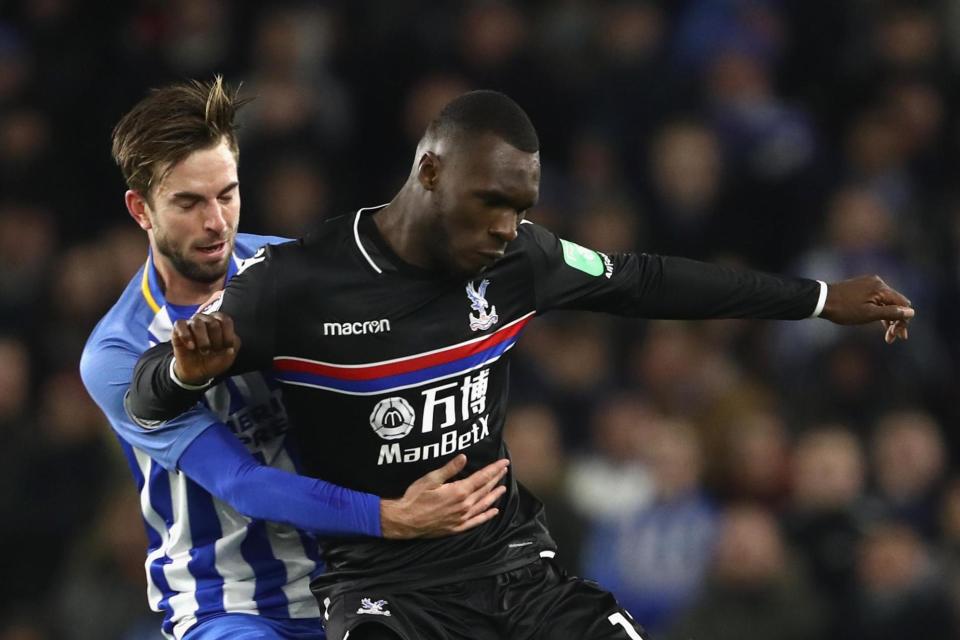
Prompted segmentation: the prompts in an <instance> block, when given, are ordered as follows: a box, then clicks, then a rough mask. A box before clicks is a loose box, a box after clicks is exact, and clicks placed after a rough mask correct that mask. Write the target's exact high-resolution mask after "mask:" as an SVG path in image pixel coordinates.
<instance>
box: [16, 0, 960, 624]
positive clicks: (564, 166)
mask: <svg viewBox="0 0 960 640" xmlns="http://www.w3.org/2000/svg"><path fill="white" fill-rule="evenodd" d="M100 4H101V3H86V2H80V1H79V0H24V1H21V2H16V1H14V2H9V1H8V2H4V3H2V4H0V434H2V446H0V553H2V560H0V639H2V640H14V639H16V640H35V639H46V638H78V639H85V638H98V639H113V638H116V639H120V638H124V639H133V638H156V637H159V631H158V627H159V619H158V618H157V617H155V616H153V615H152V614H150V613H149V611H147V610H146V603H145V597H144V588H143V568H142V562H143V549H144V539H143V531H142V526H141V524H140V522H139V518H138V515H137V504H136V495H135V492H134V488H133V483H132V482H131V481H130V478H129V475H128V472H127V470H126V469H125V467H124V466H123V464H122V462H121V460H120V456H119V455H118V449H117V447H116V446H115V443H114V441H113V439H112V438H113V436H112V434H111V432H110V429H109V428H108V426H107V424H106V422H105V421H104V419H103V418H102V417H101V415H100V414H99V412H98V411H97V409H96V407H95V406H94V405H93V404H92V403H91V402H90V400H89V399H88V398H87V396H86V394H85V393H84V390H83V388H82V385H81V383H80V379H79V376H78V374H77V362H78V357H79V354H80V351H81V348H82V346H83V343H84V340H85V338H86V336H87V334H88V333H89V331H90V330H91V328H92V327H93V325H94V323H95V322H96V320H97V319H98V318H99V317H100V315H101V314H103V313H104V311H105V310H106V309H107V308H108V307H109V306H110V304H111V303H112V301H113V300H114V299H115V297H116V296H117V295H118V294H119V292H120V291H121V289H122V287H123V286H124V284H125V283H126V282H127V280H128V278H129V277H130V275H131V274H132V273H133V272H134V271H135V270H136V269H137V268H138V267H139V266H140V265H141V264H142V261H143V258H144V252H145V238H144V237H143V234H142V232H140V230H139V229H138V228H137V227H136V226H135V225H134V224H133V222H132V221H131V220H130V219H129V217H128V216H127V214H126V212H125V210H124V206H123V200H122V194H123V191H124V186H123V184H122V181H121V179H120V175H119V171H118V170H117V169H116V167H114V166H113V165H112V163H111V161H110V156H109V144H110V130H111V128H112V126H113V124H114V123H115V122H116V120H117V119H118V118H119V116H120V115H121V114H122V113H123V112H124V111H125V110H127V109H128V108H129V107H130V106H132V105H133V104H134V103H135V102H136V101H137V100H138V99H140V98H141V97H142V96H143V95H144V94H145V92H146V90H147V89H148V88H150V87H154V86H158V85H160V84H163V83H166V82H168V81H171V80H177V79H183V78H210V77H211V76H212V74H213V73H215V72H219V73H223V74H225V75H226V76H227V78H228V79H229V80H231V81H233V82H239V81H243V83H244V91H245V92H246V93H248V94H249V95H256V96H257V100H256V102H254V103H253V104H252V105H251V106H250V107H249V108H248V109H247V110H246V112H245V114H244V117H243V130H242V138H241V149H242V154H241V155H242V158H241V180H242V185H243V186H242V192H243V202H244V204H243V217H242V222H241V229H242V230H246V231H263V232H269V233H276V234H287V235H291V236H295V235H299V234H301V233H303V232H305V231H307V230H308V229H309V228H310V227H311V226H312V225H315V224H316V223H318V221H320V220H322V219H324V218H326V217H328V216H330V215H335V214H340V213H345V212H347V211H350V210H353V209H356V208H358V207H360V206H369V205H374V204H378V203H381V202H384V201H386V200H387V199H389V197H390V196H391V195H392V194H393V193H394V191H395V190H396V189H397V188H398V187H399V185H400V184H401V183H402V181H403V179H404V177H405V175H406V173H407V171H408V170H409V165H410V162H411V160H412V152H413V148H414V144H415V142H416V140H417V138H418V136H419V134H420V132H421V131H422V129H423V127H424V125H425V124H426V123H427V122H428V121H429V119H430V117H431V116H432V115H433V114H434V113H435V112H436V110H437V109H438V108H439V106H440V105H442V104H443V103H444V102H445V101H446V100H448V99H449V98H450V97H452V96H454V95H456V94H458V93H460V92H462V91H464V90H466V89H469V88H495V89H500V90H503V91H505V92H507V93H508V94H509V95H511V96H512V97H514V98H515V99H516V100H518V101H519V102H520V103H521V105H523V106H524V107H525V108H526V109H527V110H528V111H529V113H530V115H531V116H532V118H533V120H534V123H535V124H536V125H537V127H538V129H539V132H540V135H541V140H542V156H543V168H544V170H543V186H542V197H541V203H540V204H539V205H538V206H537V208H536V210H535V211H534V213H533V214H532V215H531V218H532V219H533V220H535V221H538V222H542V223H544V224H546V225H548V226H550V227H551V228H553V229H554V230H556V231H558V232H559V233H561V234H562V235H564V236H565V237H568V238H570V239H573V240H576V241H577V242H580V243H581V244H585V245H587V246H591V247H594V248H597V249H602V250H606V251H623V250H640V251H649V252H657V253H676V254H682V255H687V256H691V257H698V258H704V259H711V260H721V261H725V262H730V263H738V264H745V265H750V266H753V267H757V268H763V269H769V270H777V271H784V272H788V273H795V274H802V275H807V276H811V277H817V278H821V279H825V280H836V279H840V278H843V277H847V276H851V275H854V274H860V273H872V272H876V273H879V274H881V275H882V276H883V277H884V278H885V279H887V281H888V282H889V283H890V284H891V285H893V286H895V287H897V288H899V289H901V290H902V291H904V292H905V293H906V294H907V295H908V296H909V297H910V298H911V299H912V300H913V302H914V304H915V306H916V308H917V309H918V314H919V315H918V317H917V319H916V321H915V322H914V323H913V325H912V327H911V336H910V341H909V343H907V344H897V345H894V346H885V345H884V344H883V340H882V332H881V330H880V329H879V327H870V328H867V329H862V330H855V329H838V328H836V327H834V326H832V325H829V324H828V323H826V322H819V321H818V322H803V323H792V324H790V323H759V322H713V323H668V322H642V321H625V320H618V319H610V318H606V317H593V316H587V315H578V314H559V315H557V316H555V317H550V316H547V317H546V318H543V319H541V320H540V321H539V322H538V323H536V325H535V326H534V328H532V329H531V330H530V331H529V332H528V335H527V336H526V338H525V340H524V341H523V342H521V346H520V347H519V348H518V351H517V352H516V354H515V356H516V359H515V368H514V382H515V390H516V393H515V395H514V405H515V407H514V411H513V414H512V419H511V420H510V425H509V433H508V439H509V442H510V443H511V445H512V450H513V453H514V456H515V469H516V472H517V474H518V475H519V476H520V477H521V478H522V479H525V480H526V481H527V482H528V484H529V485H531V486H532V487H533V488H534V489H535V491H536V492H537V493H538V494H540V495H542V496H543V498H544V500H545V502H547V504H548V509H549V511H548V512H549V513H550V515H551V521H552V524H553V528H554V529H555V532H556V533H557V537H558V539H559V541H560V543H561V557H562V558H563V559H564V562H565V563H566V564H567V565H568V566H569V567H571V568H574V570H576V571H578V572H581V573H582V574H584V575H586V576H590V577H594V578H598V579H600V580H601V581H602V582H604V584H606V585H607V586H609V587H611V588H613V589H614V590H615V591H616V592H617V593H618V594H619V595H620V597H621V599H622V601H623V602H624V604H625V605H626V606H627V607H628V608H630V609H631V610H632V611H633V612H634V613H635V614H636V615H637V617H638V618H640V619H641V620H642V621H644V622H646V623H647V624H648V625H649V626H650V627H651V628H653V629H655V630H657V631H658V632H659V633H658V634H657V635H655V637H658V638H671V639H672V638H678V639H679V638H684V639H686V638H691V637H693V638H698V639H707V638H717V639H720V640H723V639H726V638H737V639H738V640H751V639H753V638H756V639H758V640H759V639H763V640H777V639H784V640H788V639H794V638H795V639H797V640H809V639H817V638H823V639H827V638H829V639H833V638H844V639H864V640H867V639H870V640H873V639H877V640H880V639H885V638H923V639H927V640H929V639H939V638H957V637H958V636H960V632H958V625H957V622H956V619H957V615H956V612H957V610H958V605H960V475H958V473H957V467H956V459H957V453H958V447H960V435H958V434H957V432H956V424H957V419H958V414H960V402H958V399H957V392H958V379H957V365H958V356H960V343H958V336H960V334H958V332H957V330H956V327H957V324H958V314H960V308H958V304H957V300H958V296H957V293H958V287H960V189H958V187H957V177H958V176H957V160H958V151H960V126H958V125H960V95H958V87H960V84H958V83H957V79H958V71H960V3H957V2H955V1H954V2H951V1H949V0H944V1H943V2H932V1H931V2H886V1H881V0H846V1H842V2H836V1H820V0H685V1H679V0H678V1H674V2H664V3H657V2H649V1H637V2H612V1H588V0H580V1H578V0H565V1H555V2H548V1H546V0H544V1H542V2H523V3H521V2H515V3H506V2H452V3H437V2H428V1H426V0H405V1H403V2H399V1H394V0H379V1H363V2H347V1H341V2H333V1H329V2H304V3H269V7H268V6H266V5H267V4H268V3H263V5H262V6H261V4H260V3H245V2H233V3H232V2H227V1H225V0H174V1H169V2H161V1H159V0H157V1H148V0H137V1H131V2H127V3H116V6H111V7H109V9H107V8H106V5H107V3H102V4H103V5H104V6H103V7H100V6H99V5H100Z"/></svg>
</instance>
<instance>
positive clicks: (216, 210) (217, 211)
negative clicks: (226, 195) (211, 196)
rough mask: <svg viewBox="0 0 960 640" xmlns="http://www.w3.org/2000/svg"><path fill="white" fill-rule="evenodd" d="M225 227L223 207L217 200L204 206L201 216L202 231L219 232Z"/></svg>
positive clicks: (225, 218) (225, 219)
mask: <svg viewBox="0 0 960 640" xmlns="http://www.w3.org/2000/svg"><path fill="white" fill-rule="evenodd" d="M226 228H227V217H226V212H225V211H224V207H223V205H222V204H220V202H219V201H217V200H214V202H213V203H212V204H209V205H208V206H207V207H205V210H204V216H203V229H204V231H212V232H214V233H216V234H218V235H219V234H221V233H223V231H224V230H225V229H226Z"/></svg>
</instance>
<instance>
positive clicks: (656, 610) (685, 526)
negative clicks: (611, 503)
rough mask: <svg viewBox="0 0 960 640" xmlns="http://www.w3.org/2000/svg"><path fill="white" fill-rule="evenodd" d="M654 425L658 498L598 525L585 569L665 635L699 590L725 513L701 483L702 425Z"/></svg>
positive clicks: (649, 445)
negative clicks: (699, 433)
mask: <svg viewBox="0 0 960 640" xmlns="http://www.w3.org/2000/svg"><path fill="white" fill-rule="evenodd" d="M653 423H654V424H653V426H652V428H651V431H652V433H651V434H650V438H649V439H648V440H647V442H646V444H645V449H646V453H647V456H648V460H649V467H650V471H651V476H652V480H653V487H654V496H653V500H652V502H651V503H650V504H648V505H646V506H641V507H639V508H636V509H633V510H630V511H623V512H621V513H620V514H619V515H618V516H617V517H616V518H614V519H611V520H599V521H595V522H593V523H592V526H591V527H590V529H589V530H588V533H587V536H588V540H587V546H586V557H585V561H584V572H583V573H584V575H585V576H587V577H589V578H590V579H595V580H597V581H598V582H600V583H601V584H604V585H607V586H609V587H610V588H611V589H613V590H614V591H616V593H617V597H618V598H619V600H620V603H621V604H622V605H623V606H624V608H626V609H627V610H629V611H630V612H631V614H632V615H633V616H634V617H635V618H636V619H637V620H642V621H643V624H644V627H646V628H647V630H648V631H650V632H651V633H654V634H657V633H659V632H660V631H662V630H663V629H665V628H666V627H668V626H670V625H671V624H672V623H673V622H674V620H675V619H676V616H677V615H678V614H679V613H681V612H682V611H683V610H684V608H685V607H686V606H688V605H689V604H690V603H691V602H692V600H693V599H694V598H695V597H696V595H697V594H698V592H699V590H700V586H701V584H702V581H703V577H704V575H705V573H706V568H707V563H708V561H709V558H710V554H711V551H712V546H713V543H714V536H715V533H716V531H715V530H716V526H717V522H716V520H717V516H716V512H715V509H714V506H713V504H712V501H711V500H709V499H708V498H707V497H706V495H705V493H704V491H703V487H702V486H701V482H700V476H701V468H702V459H701V458H702V452H701V449H700V443H699V441H698V438H697V432H696V430H695V429H694V428H693V426H692V425H690V424H688V423H683V422H678V421H673V420H670V419H666V418H662V417H659V416H657V417H654V418H653Z"/></svg>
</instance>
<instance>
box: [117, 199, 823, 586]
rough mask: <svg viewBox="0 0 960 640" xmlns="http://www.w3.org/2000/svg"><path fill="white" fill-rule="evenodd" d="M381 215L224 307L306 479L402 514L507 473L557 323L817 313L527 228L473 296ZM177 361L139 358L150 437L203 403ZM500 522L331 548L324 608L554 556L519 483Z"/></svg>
mask: <svg viewBox="0 0 960 640" xmlns="http://www.w3.org/2000/svg"><path fill="white" fill-rule="evenodd" d="M371 213H372V212H371V210H361V211H359V212H357V213H356V214H355V215H353V216H346V217H342V218H338V219H335V220H331V221H329V222H328V223H326V224H325V225H324V226H323V228H322V229H321V231H320V232H319V233H318V234H316V235H314V236H311V237H308V238H306V239H305V240H301V241H297V242H292V243H288V244H284V245H277V246H269V247H266V248H265V250H264V251H263V252H261V253H258V254H257V255H256V256H254V257H253V258H251V259H249V260H247V261H245V263H244V264H243V265H242V268H241V273H240V274H239V275H237V276H236V277H234V278H233V279H232V280H231V282H230V284H229V286H228V287H227V289H226V291H225V293H224V295H223V297H222V301H221V310H222V311H224V312H225V313H227V314H229V315H230V316H231V317H232V318H233V320H234V322H235V327H236V331H237V333H238V334H239V335H240V337H241V338H242V341H243V343H242V347H241V349H240V353H239V356H238V359H237V362H236V364H235V366H234V367H233V369H232V370H231V371H230V372H229V375H235V374H238V373H241V372H243V371H250V370H255V369H262V370H267V371H271V372H272V374H273V375H274V376H275V377H276V378H277V380H279V381H280V382H282V383H283V384H284V392H283V396H284V402H285V404H286V408H287V412H288V415H289V418H290V421H291V423H292V424H293V425H294V433H295V438H296V439H297V443H298V446H299V451H300V454H301V456H302V463H303V468H304V470H305V472H306V473H307V474H309V475H312V476H316V477H319V478H323V479H324V480H327V481H329V482H332V483H335V484H338V485H341V486H343V487H347V488H350V489H356V490H360V491H367V492H370V493H374V494H377V495H379V496H382V497H387V498H393V497H399V496H401V495H402V494H403V493H404V491H405V490H406V488H407V487H408V486H409V485H410V483H412V482H413V481H414V480H416V479H417V478H419V477H420V476H422V475H424V474H425V473H427V472H428V471H430V470H433V469H436V468H437V467H439V466H441V465H442V464H444V463H446V462H447V461H448V460H450V459H451V458H452V457H453V456H454V455H456V454H458V453H465V454H466V455H467V456H468V460H469V462H468V465H467V469H466V470H465V471H464V474H467V473H470V472H472V471H475V470H477V469H479V468H481V467H483V466H485V465H486V464H488V463H490V462H492V461H494V460H495V459H497V458H500V457H503V456H507V455H508V453H507V449H506V446H505V444H504V442H503V438H502V428H503V424H504V418H505V412H506V407H507V397H508V393H509V391H508V389H509V373H510V364H509V355H510V354H509V351H510V349H511V347H513V345H514V344H515V343H516V341H517V339H518V338H519V337H520V335H521V334H522V332H523V330H524V328H525V327H526V326H527V324H528V323H529V322H530V321H531V320H532V319H533V318H534V317H535V316H536V315H538V314H543V313H545V312H547V311H550V310H552V309H588V310H594V311H606V312H611V313H615V314H621V315H627V316H642V317H646V318H675V319H684V318H730V317H752V318H780V319H800V318H804V317H808V316H810V315H811V314H812V313H813V310H814V308H815V307H816V305H817V301H818V296H819V293H820V287H819V285H818V283H817V282H815V281H812V280H800V279H786V278H781V277H776V276H771V275H767V274H762V273H757V272H752V271H740V270H735V269H730V268H725V267H720V266H716V265H709V264H704V263H699V262H695V261H692V260H686V259H683V258H671V257H661V256H655V255H646V254H617V255H606V254H603V253H600V252H596V251H593V250H590V249H587V248H584V247H581V246H578V245H576V244H574V243H571V242H568V241H566V240H562V239H560V238H558V237H557V236H556V235H554V234H552V233H551V232H549V231H547V230H546V229H544V228H542V227H540V226H538V225H536V224H531V223H525V224H522V225H521V227H520V229H519V235H518V238H517V239H516V240H515V241H514V242H512V243H511V244H510V245H509V248H508V250H507V253H506V255H505V257H504V258H502V259H501V260H500V261H498V262H497V263H496V264H494V265H493V266H492V267H490V268H489V269H488V270H486V271H484V272H482V273H480V274H478V275H476V276H475V277H473V278H472V279H468V280H465V279H462V278H452V277H450V276H448V275H444V274H437V273H432V272H427V271H424V270H422V269H419V268H416V267H413V266H411V265H409V264H406V263H404V262H403V261H401V260H400V259H399V258H398V257H397V256H396V254H395V253H393V252H392V251H391V249H390V248H389V246H387V244H386V243H385V242H384V241H383V239H382V237H381V236H380V235H379V232H378V230H377V227H376V224H375V222H374V221H373V219H372V216H371ZM171 359H172V351H171V347H170V345H169V343H165V344H162V345H158V346H157V347H155V348H154V349H152V350H150V351H149V352H147V353H146V354H145V355H144V357H143V358H141V360H140V363H139V364H138V367H137V370H136V372H135V376H134V384H133V385H132V388H131V394H130V396H129V398H128V410H129V411H130V412H131V413H132V414H133V415H134V416H135V417H136V418H138V419H140V420H163V419H169V418H170V417H172V416H174V415H177V414H178V413H179V412H181V411H183V410H184V409H186V408H187V407H189V406H190V405H191V404H192V403H194V402H196V400H197V399H198V396H199V394H200V392H189V391H185V390H184V389H182V388H181V387H179V386H176V385H175V384H173V382H172V381H171V378H170V374H169V371H170V364H171ZM505 482H506V483H507V487H508V490H507V493H506V495H505V496H504V498H502V499H501V503H500V504H499V507H500V513H499V514H498V516H497V517H496V518H494V519H492V520H491V521H489V522H487V523H486V524H484V525H482V526H480V527H477V528H475V529H473V530H471V531H468V532H466V533H463V534H460V535H455V536H450V537H445V538H439V539H430V540H405V541H397V540H386V539H377V538H336V539H326V540H324V541H323V542H322V546H323V551H324V554H325V557H326V560H327V563H328V569H329V572H328V573H327V574H326V575H325V576H323V577H321V578H320V579H319V580H318V582H317V584H316V585H315V586H316V590H317V592H318V593H319V594H320V595H321V596H332V595H334V594H336V593H339V592H340V591H341V590H345V589H350V590H353V589H361V588H366V587H369V586H371V585H373V584H377V585H385V584H394V583H400V582H402V583H406V584H412V583H417V584H421V585H425V584H431V583H443V582H447V581H452V580H462V579H468V578H471V577H478V576H482V575H492V574H495V573H500V572H502V571H508V570H511V569H513V568H515V567H517V566H521V565H523V564H526V563H528V562H530V561H532V560H534V559H536V558H537V557H541V556H545V555H546V556H549V555H551V554H552V553H553V552H554V543H553V541H552V540H551V538H550V535H549V533H548V531H547V528H546V525H545V520H544V514H543V509H542V507H541V505H540V503H539V502H538V501H537V500H536V499H535V498H534V497H533V496H532V495H531V494H530V493H529V492H527V491H526V490H525V489H524V488H523V487H522V486H520V485H519V484H518V483H517V482H516V481H515V480H514V479H513V477H512V474H510V475H508V476H507V478H506V480H505Z"/></svg>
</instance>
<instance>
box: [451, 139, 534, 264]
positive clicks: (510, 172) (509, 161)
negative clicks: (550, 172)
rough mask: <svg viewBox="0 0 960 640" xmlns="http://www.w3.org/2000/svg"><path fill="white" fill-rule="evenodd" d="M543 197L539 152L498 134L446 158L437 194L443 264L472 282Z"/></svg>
mask: <svg viewBox="0 0 960 640" xmlns="http://www.w3.org/2000/svg"><path fill="white" fill-rule="evenodd" d="M539 194H540V154H539V153H527V152H525V151H520V150H519V149H517V148H515V147H513V146H511V145H510V144H508V143H507V142H505V141H503V140H502V139H501V138H499V137H497V136H494V135H484V136H480V137H477V138H473V139H469V140H466V141H464V142H462V143H461V144H460V145H458V146H457V147H456V148H455V149H454V150H453V151H452V152H451V153H450V154H449V157H448V158H446V159H445V162H444V166H443V169H442V171H441V172H440V176H439V181H438V185H437V190H436V192H435V198H436V200H435V202H436V207H437V213H438V217H437V225H436V230H437V238H436V240H435V242H434V243H433V246H434V247H435V248H436V250H437V251H438V253H439V255H438V256H437V257H438V259H439V260H440V262H441V263H442V264H445V265H446V267H447V268H448V269H449V270H450V271H452V272H453V273H456V274H463V275H465V276H468V277H469V276H473V275H476V274H477V273H479V272H481V271H483V270H484V269H486V268H489V267H490V266H492V265H493V264H494V263H495V262H496V261H497V260H499V259H500V258H502V257H503V254H504V252H505V251H506V248H507V244H508V243H510V242H511V241H513V240H514V239H515V238H516V237H517V228H518V227H519V225H520V222H521V220H523V218H524V216H525V215H526V212H527V210H528V209H529V208H530V207H532V206H533V205H534V204H536V202H537V198H538V196H539Z"/></svg>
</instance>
